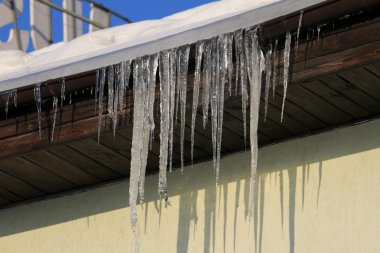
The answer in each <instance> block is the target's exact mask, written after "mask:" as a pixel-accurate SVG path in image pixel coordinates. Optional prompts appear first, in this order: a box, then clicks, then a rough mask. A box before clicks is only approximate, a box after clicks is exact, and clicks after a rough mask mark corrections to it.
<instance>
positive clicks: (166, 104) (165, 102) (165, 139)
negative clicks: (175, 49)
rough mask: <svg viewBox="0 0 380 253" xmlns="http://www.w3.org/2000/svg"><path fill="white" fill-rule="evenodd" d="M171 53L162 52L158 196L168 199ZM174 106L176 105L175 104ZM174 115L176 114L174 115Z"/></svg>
mask: <svg viewBox="0 0 380 253" xmlns="http://www.w3.org/2000/svg"><path fill="white" fill-rule="evenodd" d="M171 53H172V52H171V51H162V52H160V61H159V65H160V68H159V73H160V128H161V131H160V165H159V175H158V194H159V196H160V197H164V198H165V199H166V198H167V179H166V171H167V167H168V151H169V134H170V133H169V131H170V123H171V122H170V118H171V117H172V115H170V113H171V111H170V107H171V103H172V101H173V100H172V99H171V91H172V90H171V81H172V80H171V73H170V72H171V66H170V65H171V62H170V55H171ZM173 104H174V103H173ZM173 115H174V113H173Z"/></svg>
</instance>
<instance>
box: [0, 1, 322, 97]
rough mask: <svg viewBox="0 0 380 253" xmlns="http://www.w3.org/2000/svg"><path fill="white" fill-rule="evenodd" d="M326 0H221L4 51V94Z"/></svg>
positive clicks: (0, 62) (0, 68)
mask: <svg viewBox="0 0 380 253" xmlns="http://www.w3.org/2000/svg"><path fill="white" fill-rule="evenodd" d="M324 1H326V0H303V1H299V0H255V1H253V0H223V1H218V2H213V3H210V4H206V5H202V6H199V7H197V8H194V9H190V10H187V11H184V12H180V13H177V14H174V15H171V16H168V17H166V18H163V19H160V20H148V21H142V22H137V23H132V24H127V25H122V26H117V27H113V28H109V29H104V30H100V31H97V32H93V33H89V34H85V35H83V36H80V37H78V38H76V39H74V40H72V41H70V42H66V43H65V42H61V43H58V44H54V45H52V46H49V47H47V48H44V49H41V50H37V51H34V52H32V53H30V54H26V53H23V52H20V51H17V50H11V51H0V92H2V91H6V90H11V89H15V88H19V87H23V86H26V85H31V84H34V83H37V82H43V81H46V80H49V79H54V78H60V77H64V76H68V75H73V74H77V73H81V72H85V71H89V70H93V69H97V68H100V67H103V66H107V65H110V64H115V63H119V62H121V61H124V60H126V59H134V58H136V57H139V56H143V55H146V54H152V53H156V52H159V51H161V50H165V49H169V48H174V47H178V46H181V45H185V44H189V43H194V42H196V41H198V40H202V39H207V38H211V37H213V36H216V35H218V34H222V33H225V32H231V31H234V30H237V29H239V28H244V27H248V26H252V25H256V24H260V23H263V22H266V21H268V20H271V19H274V18H277V17H280V16H284V15H287V14H289V13H292V12H295V11H298V10H301V9H304V8H306V7H309V6H311V5H315V4H318V3H321V2H324Z"/></svg>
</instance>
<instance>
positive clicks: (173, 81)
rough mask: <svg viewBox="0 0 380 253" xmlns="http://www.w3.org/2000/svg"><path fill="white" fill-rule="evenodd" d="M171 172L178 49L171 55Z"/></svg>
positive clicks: (171, 52) (172, 51)
mask: <svg viewBox="0 0 380 253" xmlns="http://www.w3.org/2000/svg"><path fill="white" fill-rule="evenodd" d="M168 67H169V88H170V91H169V92H170V97H169V101H170V102H169V116H170V118H169V171H170V172H172V169H173V161H172V159H173V132H174V110H175V97H176V87H177V84H176V82H177V70H176V69H177V49H172V50H170V54H169V65H168Z"/></svg>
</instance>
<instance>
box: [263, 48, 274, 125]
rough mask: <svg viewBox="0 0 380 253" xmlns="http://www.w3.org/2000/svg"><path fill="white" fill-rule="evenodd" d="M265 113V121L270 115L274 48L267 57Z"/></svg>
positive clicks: (268, 52)
mask: <svg viewBox="0 0 380 253" xmlns="http://www.w3.org/2000/svg"><path fill="white" fill-rule="evenodd" d="M271 47H272V45H271ZM265 62H266V67H265V73H266V76H265V112H264V121H265V120H266V118H267V113H268V99H269V90H270V83H271V78H272V48H271V49H269V50H268V51H267V53H266V55H265Z"/></svg>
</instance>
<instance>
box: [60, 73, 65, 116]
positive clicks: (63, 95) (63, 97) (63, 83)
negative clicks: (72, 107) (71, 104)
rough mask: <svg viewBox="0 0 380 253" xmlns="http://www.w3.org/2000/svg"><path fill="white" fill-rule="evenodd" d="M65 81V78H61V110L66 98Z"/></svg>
mask: <svg viewBox="0 0 380 253" xmlns="http://www.w3.org/2000/svg"><path fill="white" fill-rule="evenodd" d="M65 93H66V81H65V78H62V79H61V110H62V109H63V101H65V99H66V95H65Z"/></svg>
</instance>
